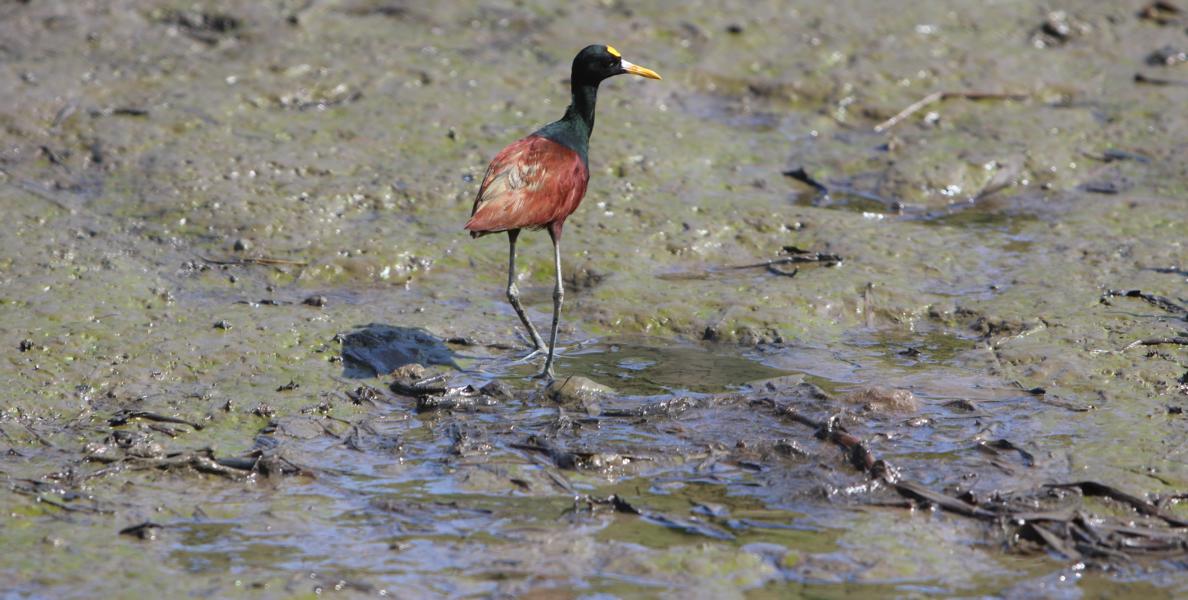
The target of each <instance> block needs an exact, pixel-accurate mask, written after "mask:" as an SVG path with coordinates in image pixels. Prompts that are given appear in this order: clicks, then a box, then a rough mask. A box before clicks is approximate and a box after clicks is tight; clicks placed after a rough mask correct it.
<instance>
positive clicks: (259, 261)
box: [198, 255, 309, 267]
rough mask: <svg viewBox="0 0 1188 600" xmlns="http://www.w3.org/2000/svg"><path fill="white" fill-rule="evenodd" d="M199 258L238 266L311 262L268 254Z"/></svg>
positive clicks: (290, 264) (211, 262)
mask: <svg viewBox="0 0 1188 600" xmlns="http://www.w3.org/2000/svg"><path fill="white" fill-rule="evenodd" d="M198 258H201V259H202V260H203V261H204V262H208V263H210V264H212V265H230V266H236V267H240V266H244V265H289V266H294V267H305V266H309V263H308V262H304V261H299V260H288V259H284V258H269V257H267V256H262V257H259V258H229V259H217V258H207V257H205V256H201V255H199V256H198Z"/></svg>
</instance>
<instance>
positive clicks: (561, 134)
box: [536, 79, 598, 165]
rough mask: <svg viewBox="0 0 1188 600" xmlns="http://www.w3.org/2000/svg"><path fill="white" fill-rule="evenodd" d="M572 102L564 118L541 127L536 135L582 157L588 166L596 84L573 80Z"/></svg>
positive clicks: (596, 98) (596, 95)
mask: <svg viewBox="0 0 1188 600" xmlns="http://www.w3.org/2000/svg"><path fill="white" fill-rule="evenodd" d="M572 86H573V100H572V101H571V102H570V103H569V108H567V109H565V116H564V117H561V119H560V120H559V121H554V122H552V123H549V124H548V125H545V126H544V127H542V128H541V129H540V130H539V131H537V132H536V134H537V135H540V136H543V137H546V138H548V139H550V140H553V141H554V142H557V143H558V144H561V145H562V146H565V147H566V148H569V149H570V150H573V151H574V152H577V153H578V156H581V157H582V162H584V163H586V164H587V165H589V159H588V158H587V155H588V153H589V148H590V134H591V133H593V132H594V105H595V104H597V102H598V84H597V83H587V82H582V81H579V80H577V79H575V80H573V84H572Z"/></svg>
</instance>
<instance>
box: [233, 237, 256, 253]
mask: <svg viewBox="0 0 1188 600" xmlns="http://www.w3.org/2000/svg"><path fill="white" fill-rule="evenodd" d="M234 249H235V251H236V252H247V251H248V250H251V249H252V241H251V240H249V239H246V238H239V239H237V240H235V246H234Z"/></svg>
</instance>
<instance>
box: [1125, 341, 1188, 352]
mask: <svg viewBox="0 0 1188 600" xmlns="http://www.w3.org/2000/svg"><path fill="white" fill-rule="evenodd" d="M1161 344H1177V345H1180V346H1188V337H1170V338H1147V339H1145V340H1135V341H1133V342H1130V343H1129V344H1126V345H1125V346H1123V347H1122V349H1120V350H1119V352H1125V351H1127V350H1130V349H1131V348H1133V347H1135V346H1159V345H1161Z"/></svg>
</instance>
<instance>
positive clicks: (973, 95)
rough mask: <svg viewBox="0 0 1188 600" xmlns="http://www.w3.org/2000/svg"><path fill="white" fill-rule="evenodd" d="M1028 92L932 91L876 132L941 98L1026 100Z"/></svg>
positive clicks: (893, 124) (888, 127)
mask: <svg viewBox="0 0 1188 600" xmlns="http://www.w3.org/2000/svg"><path fill="white" fill-rule="evenodd" d="M1027 97H1028V96H1027V94H1011V93H1002V92H932V93H931V94H928V95H927V96H924V97H923V98H921V99H919V100H917V101H915V102H913V103H911V104H909V105H908V107H907V108H905V109H903V110H901V111H899V113H898V114H896V115H895V116H894V117H891V118H890V119H887V120H886V121H883V122H882V123H879V124H878V125H875V128H874V130H875V132H876V133H882V132H884V131H886V130H888V129H891V128H892V127H894V126H895V125H896V124H898V123H899V122H900V121H902V120H904V119H906V118H908V117H910V116H912V114H914V113H915V112H917V111H919V110H920V109H922V108H924V107H925V106H928V105H929V104H932V103H934V102H940V101H941V100H948V99H949V98H964V99H966V100H1026V99H1027Z"/></svg>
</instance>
